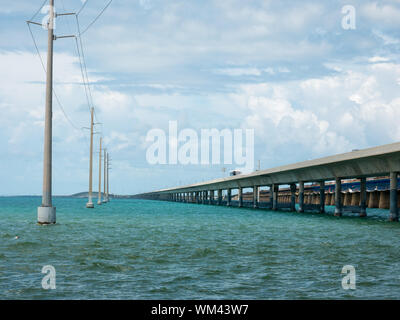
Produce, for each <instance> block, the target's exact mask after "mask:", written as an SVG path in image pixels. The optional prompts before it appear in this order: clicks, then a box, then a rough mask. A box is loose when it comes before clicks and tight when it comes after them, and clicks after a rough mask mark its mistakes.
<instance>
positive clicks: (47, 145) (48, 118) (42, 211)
mask: <svg viewBox="0 0 400 320" xmlns="http://www.w3.org/2000/svg"><path fill="white" fill-rule="evenodd" d="M49 1H50V9H49V10H50V16H49V21H48V24H47V27H48V40H47V42H48V45H47V69H46V111H45V120H44V157H43V194H42V205H41V206H40V207H39V208H38V223H39V224H53V223H56V208H55V207H53V205H52V190H51V187H52V186H51V181H52V179H51V170H52V163H51V161H52V115H53V99H52V98H53V44H54V43H53V41H54V0H49Z"/></svg>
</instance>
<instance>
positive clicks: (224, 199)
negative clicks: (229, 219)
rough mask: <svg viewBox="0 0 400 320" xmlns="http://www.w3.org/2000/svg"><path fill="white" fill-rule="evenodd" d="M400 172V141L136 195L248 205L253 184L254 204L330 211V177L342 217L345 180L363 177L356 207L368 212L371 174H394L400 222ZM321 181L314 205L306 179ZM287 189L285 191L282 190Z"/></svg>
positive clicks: (393, 204) (393, 197)
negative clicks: (283, 195) (265, 195)
mask: <svg viewBox="0 0 400 320" xmlns="http://www.w3.org/2000/svg"><path fill="white" fill-rule="evenodd" d="M399 172H400V143H393V144H389V145H383V146H379V147H374V148H368V149H364V150H357V151H353V152H348V153H343V154H339V155H335V156H329V157H325V158H320V159H316V160H309V161H304V162H299V163H295V164H291V165H285V166H281V167H276V168H272V169H268V170H262V171H256V172H253V173H251V174H246V175H238V176H232V177H227V178H221V179H216V180H211V181H206V182H202V183H196V184H192V185H187V186H181V187H176V188H169V189H162V190H157V191H154V192H149V193H143V194H138V195H135V196H134V197H135V198H140V199H151V200H164V201H180V202H191V203H203V204H214V205H226V206H238V207H243V206H249V203H248V201H246V203H245V202H244V197H243V190H244V189H247V188H251V189H252V201H251V202H252V203H251V206H252V207H254V208H269V209H272V210H278V209H281V208H286V209H289V210H292V211H295V210H296V207H295V205H296V202H297V203H298V204H299V211H300V212H304V211H306V210H318V211H319V212H321V213H322V212H325V205H326V203H327V201H326V182H328V181H335V184H334V186H335V187H334V195H333V196H334V198H332V200H333V201H332V202H333V203H334V205H335V216H341V215H342V213H343V211H344V210H345V209H346V206H345V207H344V206H343V194H342V181H343V180H345V179H359V181H360V192H359V197H358V198H357V199H356V201H355V203H354V201H353V204H355V206H354V205H353V206H352V207H353V208H352V210H353V211H354V212H359V214H360V216H361V217H364V216H366V209H367V188H366V180H367V178H369V177H378V176H390V192H389V194H388V195H389V196H388V198H389V199H388V201H389V203H390V204H389V209H390V217H389V220H390V221H398V219H399V215H398V199H399V197H398V175H399ZM310 182H312V183H318V185H319V195H318V198H319V199H317V201H314V202H313V203H312V204H310V203H305V201H304V198H305V197H304V196H305V184H307V183H310ZM262 187H268V188H269V201H267V202H262V201H260V188H262ZM282 187H286V190H289V195H288V197H287V198H288V201H286V202H280V201H279V193H280V188H281V189H282ZM233 190H237V196H236V198H237V201H234V200H232V191H233ZM281 192H282V191H281Z"/></svg>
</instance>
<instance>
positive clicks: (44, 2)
mask: <svg viewBox="0 0 400 320" xmlns="http://www.w3.org/2000/svg"><path fill="white" fill-rule="evenodd" d="M46 2H47V0H44V1H43V4H42V5H41V6H40V8H39V10H38V11H36V13H35V14H34V15H33V16H32V18H31V21H33V19H35V18H36V16H37V15H38V14H39V12H40V10H42V8H43V7H44V5H45V4H46Z"/></svg>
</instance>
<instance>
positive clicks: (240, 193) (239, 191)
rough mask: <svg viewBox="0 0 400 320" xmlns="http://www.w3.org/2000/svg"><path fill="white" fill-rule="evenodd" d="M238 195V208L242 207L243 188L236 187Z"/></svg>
mask: <svg viewBox="0 0 400 320" xmlns="http://www.w3.org/2000/svg"><path fill="white" fill-rule="evenodd" d="M238 197H239V208H241V207H243V188H242V187H240V188H239V189H238Z"/></svg>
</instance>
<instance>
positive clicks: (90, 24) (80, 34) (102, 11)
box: [79, 0, 113, 36]
mask: <svg viewBox="0 0 400 320" xmlns="http://www.w3.org/2000/svg"><path fill="white" fill-rule="evenodd" d="M111 2H113V0H110V1H109V2H108V3H107V5H106V6H105V7H104V8H103V10H101V11H100V13H99V14H98V15H97V17H96V18H94V20H93V21H92V22H91V23H89V25H88V26H87V27H86V29H85V30H84V31H83V32H82V33H79V36H82V35H83V34H84V33H85V32H86V31H88V30H89V29H90V27H91V26H92V25H93V24H94V23H95V22H96V21H97V20H98V19H99V18H100V17H101V15H102V14H103V13H104V11H106V10H107V8H108V7H109V6H110V4H111Z"/></svg>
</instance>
